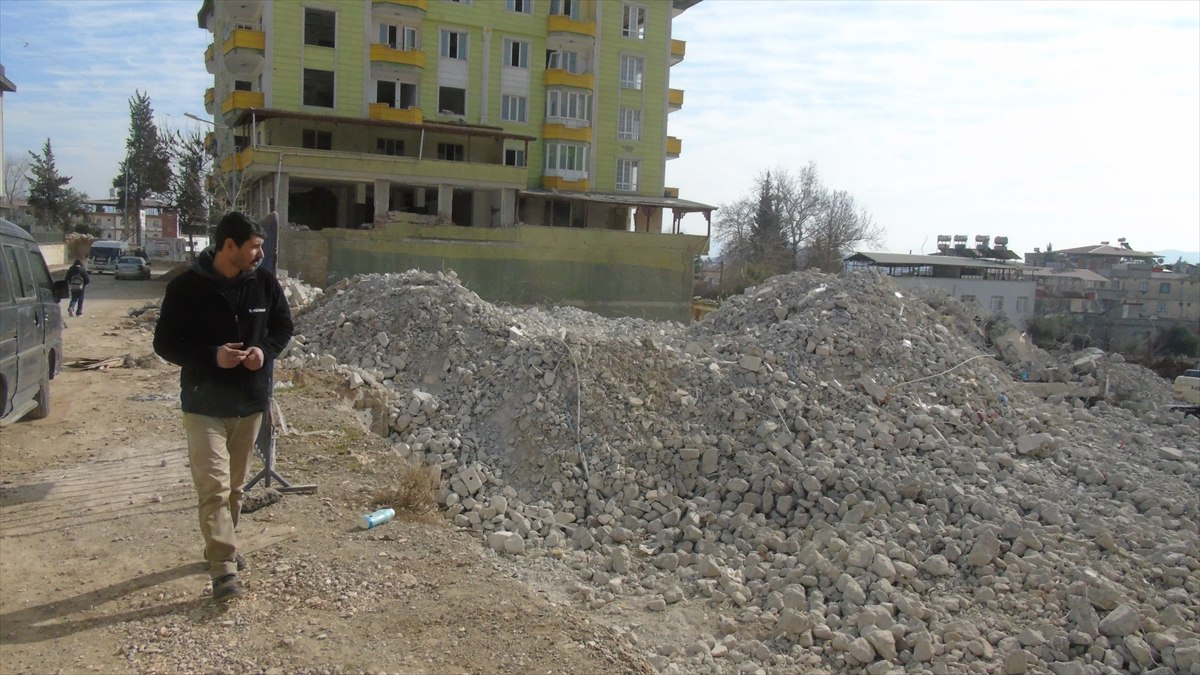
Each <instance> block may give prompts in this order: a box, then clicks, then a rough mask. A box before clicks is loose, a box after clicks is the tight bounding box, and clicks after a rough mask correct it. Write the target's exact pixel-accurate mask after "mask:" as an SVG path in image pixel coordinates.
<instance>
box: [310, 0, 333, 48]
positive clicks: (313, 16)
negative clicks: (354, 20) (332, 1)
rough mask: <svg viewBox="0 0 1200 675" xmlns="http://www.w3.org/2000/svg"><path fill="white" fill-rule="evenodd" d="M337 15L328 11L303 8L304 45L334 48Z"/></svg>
mask: <svg viewBox="0 0 1200 675" xmlns="http://www.w3.org/2000/svg"><path fill="white" fill-rule="evenodd" d="M336 26H337V14H336V13H335V12H333V11H331V10H328V9H315V8H312V7H305V8H304V44H306V45H315V46H317V47H332V46H334V39H333V36H334V33H335V28H336Z"/></svg>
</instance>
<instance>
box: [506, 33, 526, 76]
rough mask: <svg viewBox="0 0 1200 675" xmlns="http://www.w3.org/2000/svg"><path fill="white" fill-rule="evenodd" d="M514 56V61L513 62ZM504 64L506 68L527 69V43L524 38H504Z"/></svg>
mask: <svg viewBox="0 0 1200 675" xmlns="http://www.w3.org/2000/svg"><path fill="white" fill-rule="evenodd" d="M513 57H516V59H515V60H516V63H513V60H514V58H513ZM504 65H505V67H507V68H522V69H525V70H528V69H529V43H528V42H527V41H525V40H514V39H512V38H504Z"/></svg>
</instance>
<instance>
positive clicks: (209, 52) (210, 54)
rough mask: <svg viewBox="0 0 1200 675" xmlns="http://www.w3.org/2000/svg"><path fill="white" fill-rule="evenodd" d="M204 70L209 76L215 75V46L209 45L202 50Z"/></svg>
mask: <svg viewBox="0 0 1200 675" xmlns="http://www.w3.org/2000/svg"><path fill="white" fill-rule="evenodd" d="M204 69H205V70H207V71H208V74H209V75H216V74H217V46H216V45H215V44H211V45H209V46H208V49H205V50H204Z"/></svg>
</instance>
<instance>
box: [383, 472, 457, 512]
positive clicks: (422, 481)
mask: <svg viewBox="0 0 1200 675" xmlns="http://www.w3.org/2000/svg"><path fill="white" fill-rule="evenodd" d="M440 487H441V474H440V473H439V472H438V471H437V470H436V469H434V468H432V467H429V466H425V465H423V464H418V463H414V462H401V463H400V464H399V465H398V466H397V467H396V468H395V470H394V476H393V477H392V479H391V480H387V481H385V486H384V487H382V488H380V489H379V490H377V491H376V492H375V494H374V495H373V496H372V501H373V502H374V503H375V504H376V505H378V506H381V507H387V506H390V507H391V508H393V509H396V514H397V515H399V514H404V513H407V514H410V515H422V514H426V513H431V512H433V511H435V510H437V492H438V488H440Z"/></svg>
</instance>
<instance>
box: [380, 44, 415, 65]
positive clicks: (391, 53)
mask: <svg viewBox="0 0 1200 675" xmlns="http://www.w3.org/2000/svg"><path fill="white" fill-rule="evenodd" d="M371 62H372V63H398V64H400V65H402V66H414V67H416V68H424V67H425V52H423V51H421V50H419V49H392V48H391V47H389V46H387V45H381V44H373V45H371Z"/></svg>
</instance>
